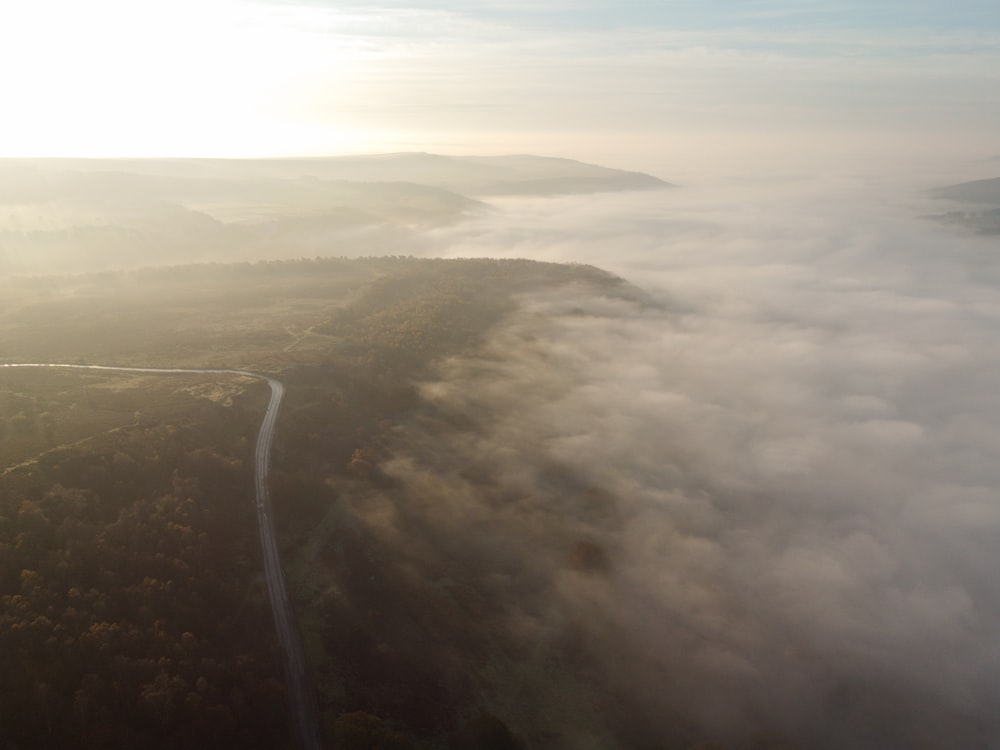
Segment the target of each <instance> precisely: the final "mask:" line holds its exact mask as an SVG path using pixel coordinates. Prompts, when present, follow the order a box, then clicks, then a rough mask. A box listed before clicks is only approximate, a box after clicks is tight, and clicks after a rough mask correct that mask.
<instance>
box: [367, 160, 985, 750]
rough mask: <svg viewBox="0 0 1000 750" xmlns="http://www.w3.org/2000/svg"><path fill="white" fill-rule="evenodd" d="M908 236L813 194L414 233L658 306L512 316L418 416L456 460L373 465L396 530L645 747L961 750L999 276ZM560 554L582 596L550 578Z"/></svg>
mask: <svg viewBox="0 0 1000 750" xmlns="http://www.w3.org/2000/svg"><path fill="white" fill-rule="evenodd" d="M890 189H891V190H896V191H899V192H888V191H889V190H890ZM917 208H918V201H916V200H913V201H910V200H909V199H907V198H906V193H903V192H901V191H900V186H899V185H895V186H893V187H892V188H890V186H889V185H888V184H886V182H885V181H881V182H880V181H874V182H872V181H865V180H860V179H832V178H817V179H808V180H800V181H792V182H790V183H786V184H782V183H774V184H771V185H762V184H755V185H743V186H738V185H734V186H730V187H729V188H722V187H721V186H717V187H716V188H714V189H713V190H707V189H705V190H695V191H690V192H688V193H682V194H677V193H672V194H662V195H637V196H631V197H622V196H596V197H594V196H592V197H586V198H572V199H547V200H542V201H510V202H508V203H506V204H505V210H506V212H505V213H501V214H500V215H493V216H492V217H484V218H481V219H477V220H475V221H473V222H471V223H469V224H466V225H464V227H459V228H451V229H446V230H441V231H440V232H438V233H437V235H435V237H434V239H433V241H432V242H431V244H429V246H428V251H432V250H433V251H436V252H437V253H441V252H445V253H449V254H454V255H492V256H528V257H537V258H541V259H545V260H572V261H583V262H592V263H596V264H598V265H602V266H604V267H610V268H612V269H613V270H614V271H615V272H616V273H619V274H621V275H623V276H624V277H625V278H626V279H629V280H632V281H634V282H636V283H638V284H640V285H641V286H642V287H644V288H645V289H646V290H647V291H649V292H650V293H651V294H652V295H653V298H654V299H655V300H657V301H658V304H656V305H649V304H645V305H643V304H638V303H635V302H631V301H628V300H622V299H615V298H607V299H595V298H594V297H593V296H592V295H591V294H590V293H589V292H586V291H583V290H578V289H566V290H563V291H561V292H557V293H551V292H543V293H538V294H535V295H529V296H527V297H525V299H524V306H523V309H522V311H521V312H520V313H519V314H518V315H516V316H515V317H513V318H512V319H511V320H510V321H509V324H508V325H507V326H506V327H505V328H504V329H503V330H501V331H499V332H498V333H497V334H496V335H495V336H494V337H493V338H492V339H491V340H490V341H489V342H488V344H487V345H486V347H485V349H484V350H483V351H482V352H480V353H479V354H477V355H474V356H465V357H459V358H456V359H453V360H449V361H447V362H445V363H442V365H441V367H440V372H439V378H437V379H434V380H432V381H430V382H428V383H426V384H425V385H424V386H423V395H424V398H425V401H426V404H427V408H428V409H430V410H431V412H430V413H431V414H437V415H438V417H436V418H435V419H441V420H444V421H445V422H447V423H448V424H451V425H456V424H465V425H467V427H466V429H465V430H464V431H463V432H461V433H460V434H459V435H457V436H456V437H454V439H452V440H451V441H450V442H448V443H446V445H445V449H444V450H442V445H441V443H440V440H441V439H442V438H441V434H442V433H441V431H440V429H439V428H440V425H439V424H438V423H437V422H435V421H434V419H431V420H430V421H429V422H418V423H414V424H411V425H408V426H407V427H406V430H405V431H404V433H403V434H402V436H401V437H400V438H399V443H398V445H397V446H396V453H395V458H394V459H392V461H390V462H388V463H387V465H386V470H387V471H389V472H390V473H391V474H393V475H395V476H397V477H398V478H400V479H403V480H405V481H406V483H409V482H413V481H419V482H423V484H424V486H428V484H427V483H428V482H431V481H432V480H431V478H433V483H434V484H433V486H434V487H435V490H434V492H433V493H430V494H429V495H428V497H427V498H426V499H424V500H421V499H420V494H421V493H419V492H418V493H415V494H414V496H408V498H407V499H406V500H404V501H401V503H403V504H407V503H413V504H414V505H413V507H411V509H410V512H411V513H413V514H414V515H418V516H419V517H420V518H421V519H422V521H421V523H422V524H423V525H422V527H421V528H422V529H423V532H422V533H425V534H426V535H427V539H428V540H429V541H428V542H427V545H426V549H444V550H448V551H449V552H454V553H455V554H456V555H457V556H458V558H457V559H463V560H474V561H477V562H474V563H471V568H470V569H473V570H479V569H480V567H481V566H482V567H485V568H487V569H488V568H489V567H490V566H489V564H488V563H487V562H485V561H488V560H494V561H496V560H499V559H504V560H510V559H516V560H517V561H518V562H517V563H516V567H517V569H518V570H519V571H520V573H521V574H522V575H524V576H526V577H528V578H529V579H530V580H532V581H533V582H534V583H533V588H536V589H541V593H536V594H535V595H534V597H537V598H534V597H533V596H532V595H529V594H527V593H524V592H522V591H521V590H520V589H519V587H518V586H517V585H516V584H510V583H509V582H508V583H506V584H505V586H506V587H507V588H506V589H504V590H503V592H501V590H500V589H495V590H494V589H491V586H492V584H491V583H490V582H489V580H488V579H481V580H476V585H480V586H482V587H483V588H484V589H485V590H487V591H489V590H493V591H494V593H496V594H497V596H498V597H499V596H501V593H503V595H504V596H506V598H505V599H504V601H506V602H508V603H509V606H510V607H511V609H513V610H517V611H518V614H516V615H515V614H511V621H512V622H521V623H522V624H523V623H524V622H525V621H526V618H527V620H530V621H531V622H533V623H534V625H533V626H532V627H531V628H528V629H527V630H525V631H524V632H525V633H529V634H531V635H530V636H529V635H525V637H526V638H529V640H530V639H532V638H533V639H536V640H535V642H538V641H539V640H540V641H542V642H546V641H545V639H546V638H548V639H551V641H558V640H559V638H562V637H564V634H565V631H564V630H560V629H559V628H560V627H562V626H560V625H559V623H566V622H567V621H568V622H576V623H580V622H585V623H587V625H586V626H585V627H584V630H586V631H587V632H588V633H590V635H591V637H592V640H590V641H588V642H587V643H588V645H587V646H586V647H585V648H583V652H582V653H583V656H580V658H581V659H583V660H584V661H585V662H586V663H590V664H597V665H599V666H598V667H595V668H597V669H599V670H600V672H601V674H602V679H603V680H604V683H603V684H604V685H605V686H606V687H607V689H608V690H609V691H611V692H612V693H614V694H615V695H618V696H619V697H620V696H621V695H625V694H627V695H629V696H630V697H629V699H628V700H627V701H626V703H625V705H627V706H629V707H630V710H632V711H634V712H635V715H636V716H640V715H641V716H646V717H647V719H648V720H649V721H651V722H652V726H653V727H658V731H661V732H664V733H666V734H664V735H661V736H667V734H669V733H671V732H673V733H675V736H678V737H686V736H687V735H685V733H684V731H682V730H680V729H678V726H679V724H678V723H677V721H676V717H677V715H683V716H688V717H694V718H695V719H696V721H697V722H698V724H699V725H700V727H701V729H702V731H703V732H704V733H705V734H708V735H715V737H716V738H717V739H719V740H722V741H728V742H738V741H741V740H745V739H746V738H747V737H748V736H750V735H752V734H753V733H754V732H756V731H758V730H761V729H772V730H777V731H779V732H781V733H783V734H785V735H786V736H789V737H792V738H794V739H795V740H796V741H798V742H799V743H801V744H802V746H810V747H829V748H839V747H858V748H891V747H899V748H904V747H905V748H908V747H943V746H969V747H985V746H987V745H988V744H989V742H990V741H991V738H993V737H995V736H996V734H997V732H998V731H1000V726H998V724H997V720H996V718H995V715H994V711H993V704H994V700H995V692H994V686H995V684H996V681H997V679H998V678H1000V648H998V647H997V645H996V640H995V635H994V634H995V633H996V632H997V628H998V627H1000V595H998V594H997V593H996V589H995V587H994V586H993V585H992V581H993V580H994V576H995V571H996V569H997V568H998V566H1000V552H997V547H996V544H995V539H996V538H997V533H998V532H1000V506H997V504H996V501H995V499H996V491H997V488H998V487H1000V469H998V468H997V462H996V460H995V455H994V454H995V449H996V446H997V445H1000V399H998V398H997V397H996V395H995V393H996V384H995V379H994V376H993V374H994V373H996V372H997V371H998V369H997V364H998V363H997V361H996V360H997V357H998V355H997V354H996V352H997V351H1000V348H998V346H997V344H998V343H1000V342H998V341H997V331H998V330H1000V325H998V323H1000V320H998V319H997V316H998V315H1000V304H998V303H1000V293H998V292H997V291H996V289H997V287H996V285H995V278H996V276H995V274H996V271H997V264H996V261H995V259H994V257H993V254H992V253H991V252H990V245H989V243H988V241H985V240H982V239H981V238H965V237H958V236H955V235H952V234H949V233H947V232H945V231H943V230H941V229H939V228H937V227H934V226H931V225H927V224H924V223H921V222H920V221H919V220H917V219H913V218H911V217H912V216H915V215H917V214H918V213H919V211H917V210H915V209H917ZM436 424H438V428H435V427H434V425H436ZM468 425H472V426H471V427H470V426H468ZM445 434H447V433H445ZM435 441H437V442H435ZM431 446H433V447H431ZM469 476H478V477H480V479H482V478H483V477H486V478H487V479H486V481H483V482H480V483H478V484H477V483H476V482H470V481H469V479H468V477H469ZM403 527H404V528H409V527H408V526H406V525H405V524H404V525H403ZM446 538H447V539H448V540H454V539H456V538H457V539H462V540H468V541H465V542H462V543H461V544H460V545H459V547H461V549H456V542H454V541H447V540H446ZM581 539H590V540H594V541H595V542H596V543H597V544H599V545H600V546H601V548H602V549H604V550H606V552H607V555H608V558H609V565H610V568H609V570H610V572H609V573H608V574H607V576H606V577H605V578H600V579H597V580H595V579H593V578H588V577H587V576H585V575H581V574H580V573H579V572H577V571H574V570H573V569H572V566H567V563H566V559H567V555H568V554H569V553H568V552H567V550H570V549H572V547H573V544H574V543H578V541H579V540H581ZM487 540H488V541H487ZM574 540H577V542H574ZM480 543H482V545H484V546H483V547H482V548H478V545H479V544H480ZM437 545H440V547H439V546H437ZM442 554H445V553H442ZM505 564H506V563H505ZM505 564H498V565H496V566H495V567H496V568H499V569H503V568H504V566H505ZM509 564H511V565H513V564H514V563H509ZM541 602H545V603H546V604H542V603H541ZM521 605H523V609H521V610H519V606H521ZM511 627H513V626H511ZM525 627H527V626H525ZM512 632H513V631H512ZM518 632H520V631H518ZM556 633H563V635H556ZM585 640H586V639H585ZM626 684H627V685H628V688H626ZM540 689H541V688H540ZM512 705H513V704H512ZM656 716H661V717H667V718H662V719H659V720H658V719H656V718H650V717H656ZM553 720H555V719H553ZM658 722H659V723H658ZM515 723H516V721H515ZM590 731H593V732H597V731H599V730H598V729H594V728H592V729H591V730H590Z"/></svg>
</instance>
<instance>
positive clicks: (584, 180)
mask: <svg viewBox="0 0 1000 750" xmlns="http://www.w3.org/2000/svg"><path fill="white" fill-rule="evenodd" d="M32 169H35V170H38V169H41V170H43V171H45V172H50V173H51V172H87V173H93V172H106V173H118V174H122V173H127V174H133V175H146V176H149V177H170V178H175V179H187V180H198V181H204V180H227V181H238V182H246V181H251V182H257V181H261V180H266V181H270V180H303V179H306V178H309V179H313V180H325V181H349V182H408V183H417V184H420V185H425V186H429V187H434V188H438V189H441V190H448V191H452V192H455V193H460V194H463V195H467V196H473V197H475V196H487V195H548V194H567V193H594V192H605V191H620V190H650V189H660V188H665V187H671V185H670V184H669V183H667V182H664V181H663V180H660V179H658V178H656V177H653V176H651V175H648V174H645V173H642V172H629V171H626V170H621V169H611V168H608V167H601V166H597V165H595V164H586V163H584V162H579V161H574V160H572V159H557V158H552V157H543V156H527V155H517V156H485V157H484V156H466V157H458V156H441V155H437V154H426V153H399V154H376V155H365V156H338V157H329V158H304V159H35V160H5V161H0V181H2V177H3V176H4V175H5V174H11V173H13V172H17V173H19V175H20V176H21V177H22V178H23V177H24V176H25V172H26V171H30V170H32Z"/></svg>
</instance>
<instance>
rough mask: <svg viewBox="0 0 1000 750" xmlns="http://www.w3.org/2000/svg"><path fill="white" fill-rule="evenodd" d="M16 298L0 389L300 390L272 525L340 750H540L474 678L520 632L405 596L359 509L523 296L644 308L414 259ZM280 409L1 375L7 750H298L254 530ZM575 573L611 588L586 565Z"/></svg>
mask: <svg viewBox="0 0 1000 750" xmlns="http://www.w3.org/2000/svg"><path fill="white" fill-rule="evenodd" d="M3 283H4V284H5V289H4V291H5V292H6V293H5V294H4V296H3V297H2V300H3V301H2V302H0V362H64V363H90V364H94V363H96V364H117V365H131V366H137V365H151V366H173V367H178V366H180V367H183V366H188V367H199V368H203V367H225V368H236V369H248V370H255V371H259V372H265V373H269V374H271V375H274V376H276V377H279V378H281V379H282V380H283V381H284V382H285V383H286V385H287V388H288V396H287V400H286V403H285V405H284V407H283V410H282V413H281V415H280V419H279V425H278V434H277V443H276V446H275V455H274V461H273V463H274V472H273V476H272V485H273V486H272V500H273V503H274V508H275V514H276V516H277V521H278V529H279V534H280V540H281V545H282V552H283V555H284V556H285V567H286V573H287V576H288V579H289V584H290V588H291V591H292V596H293V599H295V605H296V608H297V609H298V611H299V619H300V622H301V628H302V631H303V635H304V637H305V640H306V648H307V652H308V657H309V662H310V667H311V669H312V672H313V679H314V682H315V686H316V699H317V702H318V705H319V707H320V710H321V714H322V716H323V727H322V731H323V733H324V734H325V738H326V741H327V742H328V743H329V745H330V746H331V747H337V748H375V747H380V748H424V747H426V748H434V747H456V748H508V747H509V748H514V747H524V746H526V745H525V743H526V741H527V740H531V739H533V740H534V742H530V743H528V744H533V745H537V744H538V737H537V736H535V737H533V738H532V737H528V738H525V737H524V736H522V734H523V732H521V733H519V731H518V730H517V728H514V729H512V728H511V727H510V726H508V722H507V719H506V717H503V716H498V715H497V713H496V710H495V708H496V706H495V705H494V704H495V703H496V702H495V701H493V700H492V699H491V695H490V688H489V686H488V681H484V680H482V679H481V675H479V674H477V671H476V670H477V669H481V668H484V667H485V662H484V661H483V659H481V658H478V657H477V654H479V655H481V654H483V653H486V652H492V651H495V650H496V649H497V648H507V647H508V646H511V647H513V645H514V644H500V645H498V644H497V643H496V642H494V641H497V639H498V638H499V635H497V636H494V635H492V634H491V633H490V632H489V627H490V621H491V620H490V617H489V611H490V609H491V608H496V607H500V608H502V607H503V604H502V603H498V602H489V601H486V600H484V599H483V595H482V594H481V593H478V592H477V591H476V590H475V588H474V585H472V586H469V585H465V584H463V585H464V586H465V588H463V589H462V590H457V589H456V591H457V593H456V591H452V592H450V593H448V594H447V596H445V597H443V598H440V597H439V599H440V600H434V599H427V598H426V594H427V588H426V581H427V580H429V579H430V578H431V577H433V576H434V575H436V574H435V573H434V571H414V570H411V571H409V573H408V572H407V571H406V568H405V565H403V563H404V562H405V561H404V559H403V557H401V556H399V555H397V553H396V552H395V551H394V550H392V549H391V548H387V547H386V546H385V545H384V544H382V542H380V540H378V539H377V538H376V537H375V536H373V535H372V534H370V533H369V532H368V531H366V528H365V525H364V523H363V520H362V517H361V515H359V514H358V513H357V509H356V508H354V507H353V506H352V504H351V503H350V502H348V501H347V499H346V498H348V497H349V496H351V494H352V493H353V494H354V495H357V494H358V493H359V492H362V491H363V492H367V493H376V494H379V495H381V496H384V497H392V496H393V495H394V493H396V494H399V493H401V492H402V490H403V489H404V488H400V487H399V486H398V482H396V480H394V479H393V478H392V477H391V476H389V475H387V474H386V473H385V472H384V471H383V470H382V468H380V467H381V464H382V462H383V461H384V460H385V459H386V458H387V456H388V452H389V451H390V450H391V447H390V446H391V441H392V439H393V436H394V435H395V434H396V433H398V431H399V430H400V429H401V427H400V426H401V425H403V424H405V423H406V422H407V421H410V420H413V419H414V418H416V417H417V416H418V415H419V413H420V411H421V409H423V408H425V407H423V406H422V405H421V400H420V398H419V393H418V384H419V381H420V379H421V378H424V377H426V376H427V375H428V374H429V373H430V371H431V370H432V368H433V367H434V366H435V364H436V363H439V362H441V361H443V360H444V359H446V358H447V357H449V356H452V355H455V354H457V353H462V352H469V351H474V350H475V348H476V347H477V346H478V345H479V343H480V342H481V341H482V340H483V339H484V337H485V336H486V335H487V334H488V332H489V331H491V330H493V329H494V328H495V327H496V326H497V325H499V324H500V323H501V322H502V321H503V320H504V319H505V316H507V315H509V314H511V313H512V311H514V310H516V309H517V308H518V305H519V304H520V302H519V300H520V295H523V294H525V293H528V292H530V291H532V290H536V291H537V290H539V289H556V288H559V287H566V286H572V287H574V288H579V289H582V290H585V291H587V293H590V294H593V295H598V296H607V297H612V298H613V297H623V298H629V299H633V300H639V302H640V303H641V295H640V294H639V293H638V292H637V291H636V290H635V289H633V288H631V287H629V286H628V285H627V284H625V283H624V282H622V281H621V280H619V279H617V278H615V277H612V276H610V275H608V274H606V273H604V272H602V271H599V270H597V269H594V268H591V267H585V266H574V265H556V264H544V263H535V262H528V261H510V260H506V261H492V260H454V261H444V260H441V261H431V260H419V261H418V260H414V259H410V258H405V257H396V258H391V257H390V258H373V259H357V260H344V259H312V260H300V261H282V262H270V263H244V264H233V265H203V266H188V267H166V268H157V269H142V270H136V271H128V272H108V273H101V274H89V275H88V274H84V275H76V276H50V277H30V278H21V279H8V280H6V281H5V282H3ZM266 390H267V389H266V386H264V385H263V384H261V383H260V382H257V381H252V380H250V379H246V378H240V377H237V376H228V375H218V376H212V377H206V376H202V375H170V376H163V375H160V376H157V375H151V374H138V373H110V372H89V371H83V372H78V371H67V370H59V371H57V370H44V371H39V370H25V369H4V370H0V403H2V404H4V411H3V419H2V421H0V459H2V461H3V469H2V471H0V477H2V482H0V747H3V748H11V749H13V748H22V747H37V748H64V747H71V746H72V747H82V748H114V747H139V746H141V747H149V748H181V747H184V748H195V747H216V748H217V747H241V748H245V747H262V748H263V747H268V748H277V747H290V746H292V744H291V743H292V739H291V737H290V733H289V724H288V718H287V713H288V706H287V696H286V694H285V688H284V684H283V674H282V668H281V657H280V653H279V649H278V645H277V643H276V641H275V638H274V634H273V626H272V624H271V621H270V616H269V611H268V603H267V597H266V592H265V589H264V584H263V580H262V577H261V572H260V571H261V561H260V552H259V549H258V541H257V533H256V519H255V516H254V512H253V507H252V497H253V489H252V449H253V443H254V439H255V435H256V430H257V428H258V427H259V420H260V418H261V415H262V413H263V409H264V406H265V405H266V402H267V394H266ZM402 496H403V495H402V494H400V497H402ZM573 555H574V556H575V557H574V560H575V563H574V564H575V565H576V566H577V567H578V568H581V569H587V570H591V571H595V572H597V573H598V574H599V571H600V569H601V567H602V566H603V565H604V552H603V551H602V550H601V549H600V548H599V547H598V546H597V545H594V544H591V543H588V542H587V541H586V540H583V541H581V542H580V543H579V544H578V545H577V547H576V548H575V550H574V552H573ZM461 632H464V633H465V636H464V642H455V641H454V640H453V639H454V638H455V637H456V634H458V633H461ZM536 723H537V722H536ZM532 726H534V725H532Z"/></svg>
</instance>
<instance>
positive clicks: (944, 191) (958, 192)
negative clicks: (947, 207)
mask: <svg viewBox="0 0 1000 750" xmlns="http://www.w3.org/2000/svg"><path fill="white" fill-rule="evenodd" d="M930 192H931V195H933V196H934V197H935V198H947V199H949V200H953V201H963V202H966V203H983V204H990V205H1000V177H994V178H992V179H988V180H973V181H972V182H960V183H958V184H957V185H946V186H944V187H939V188H934V189H932V190H931V191H930Z"/></svg>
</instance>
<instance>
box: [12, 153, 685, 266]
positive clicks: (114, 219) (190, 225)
mask: <svg viewBox="0 0 1000 750" xmlns="http://www.w3.org/2000/svg"><path fill="white" fill-rule="evenodd" d="M663 187H667V183H665V182H663V181H662V180H659V179H657V178H655V177H652V176H650V175H647V174H642V173H640V172H628V171H624V170H620V169H609V168H607V167H600V166H596V165H593V164H584V163H583V162H578V161H573V160H570V159H554V158H546V157H540V156H497V157H451V156H439V155H435V154H423V153H403V154H383V155H375V156H343V157H333V158H321V159H0V274H4V273H37V272H44V271H47V270H49V269H51V268H61V269H62V270H64V271H82V270H99V269H106V268H134V267H136V266H140V265H163V264H177V263H193V262H200V261H232V260H261V259H275V258H289V257H302V256H310V257H311V256H315V255H331V254H333V255H353V256H358V255H385V254H398V253H407V252H413V251H414V250H415V249H416V250H418V251H419V249H420V248H421V247H423V245H424V244H425V243H426V239H425V238H424V235H423V234H422V233H423V232H424V230H428V229H437V228H441V227H444V226H448V225H453V224H455V223H457V222H460V221H462V220H464V219H467V218H469V217H471V216H476V215H482V214H483V213H484V212H486V211H488V210H489V206H488V205H487V203H486V202H484V201H485V200H487V199H488V198H489V196H500V195H506V196H539V195H565V194H574V193H595V192H608V191H627V190H648V189H657V188H663Z"/></svg>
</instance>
